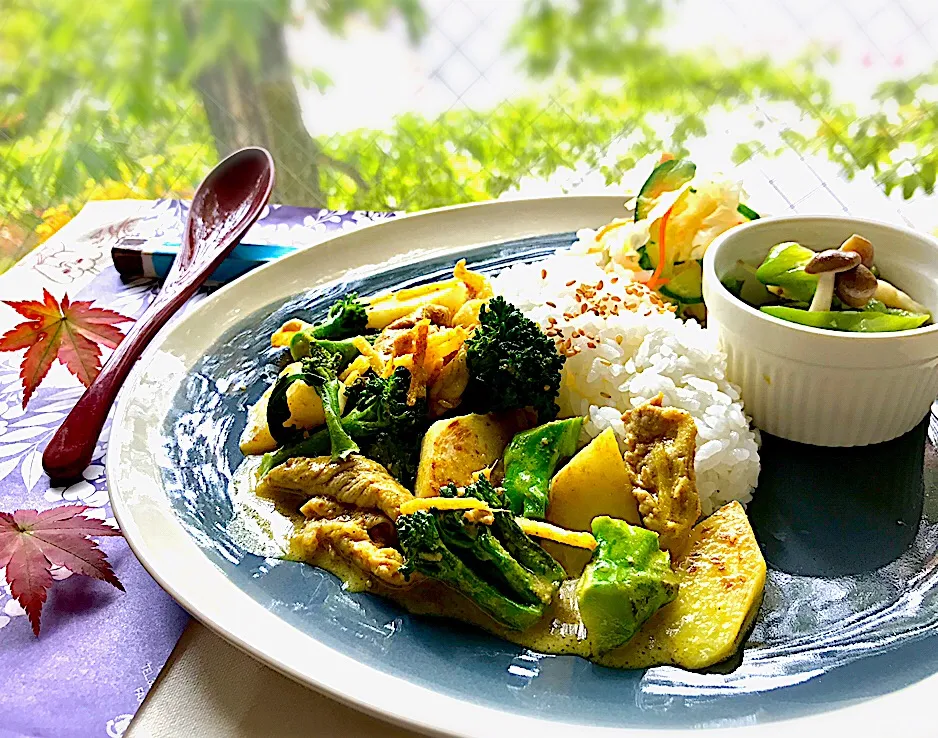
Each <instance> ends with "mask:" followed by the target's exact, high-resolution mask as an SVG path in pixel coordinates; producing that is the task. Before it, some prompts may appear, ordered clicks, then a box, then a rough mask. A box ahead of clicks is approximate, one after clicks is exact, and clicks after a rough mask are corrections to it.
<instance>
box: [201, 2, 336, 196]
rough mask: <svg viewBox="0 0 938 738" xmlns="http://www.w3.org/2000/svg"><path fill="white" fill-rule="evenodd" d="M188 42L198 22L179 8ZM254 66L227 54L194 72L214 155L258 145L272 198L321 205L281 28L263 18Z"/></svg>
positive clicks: (314, 154)
mask: <svg viewBox="0 0 938 738" xmlns="http://www.w3.org/2000/svg"><path fill="white" fill-rule="evenodd" d="M183 13H184V20H185V23H186V27H187V29H189V36H190V39H195V38H196V37H197V35H198V34H197V28H198V25H197V24H198V22H199V19H198V17H197V15H196V11H195V9H194V8H193V6H191V5H190V6H188V7H186V8H185V9H184V10H183ZM256 38H257V43H258V46H259V49H260V58H261V61H260V67H259V69H257V70H251V69H249V68H248V65H247V64H246V63H245V62H244V61H243V60H242V59H241V58H240V57H238V56H237V55H235V54H234V53H233V51H232V50H228V51H227V55H226V56H224V57H223V58H220V59H218V60H215V61H213V62H212V63H211V64H208V65H206V66H205V67H204V68H203V69H202V70H200V72H199V74H198V76H197V78H196V84H195V89H196V91H197V92H198V94H199V96H200V97H201V99H202V104H203V106H204V107H205V114H206V117H207V118H208V123H209V127H210V128H211V131H212V137H213V138H214V139H215V148H216V149H217V151H218V155H219V157H222V156H226V155H227V154H229V153H230V152H232V151H235V150H236V149H240V148H243V147H244V146H250V145H255V146H263V147H265V148H266V149H268V150H269V151H270V153H271V154H272V155H273V157H274V161H275V162H276V166H277V176H276V185H275V188H274V194H273V199H274V200H276V201H277V202H280V203H290V204H294V205H307V206H311V207H323V206H324V203H323V197H322V190H321V188H320V184H319V161H320V158H321V156H322V151H321V149H320V146H319V144H318V143H317V142H316V141H315V140H314V139H313V138H312V136H310V135H309V132H308V131H307V130H306V126H305V125H304V124H303V118H302V115H301V111H300V103H299V98H298V97H297V94H296V88H295V87H294V85H293V75H292V73H291V69H290V60H289V58H288V57H287V49H286V43H285V40H284V28H283V24H282V23H280V22H278V21H276V20H275V19H273V18H271V17H269V16H266V17H265V18H264V21H263V22H262V24H261V26H260V28H259V29H258V31H257V37H256Z"/></svg>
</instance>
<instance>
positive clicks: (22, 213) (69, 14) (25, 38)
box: [0, 0, 938, 271]
mask: <svg viewBox="0 0 938 738" xmlns="http://www.w3.org/2000/svg"><path fill="white" fill-rule="evenodd" d="M297 7H298V6H297V5H296V4H295V3H294V4H291V3H290V2H289V0H267V1H265V2H262V1H261V0H240V1H239V2H231V1H230V0H199V1H198V2H197V1H196V0H176V1H168V0H108V1H107V2H75V1H74V0H43V1H42V2H28V1H26V0H7V2H6V3H5V4H4V10H3V26H2V31H0V33H2V35H0V162H2V167H0V271H2V270H3V268H4V263H6V264H9V263H11V262H12V261H13V260H14V259H15V258H17V257H18V256H19V255H20V254H21V253H22V252H24V251H25V250H26V249H28V248H29V247H30V246H31V245H33V244H34V243H36V242H37V241H38V240H40V239H41V238H43V237H44V236H46V235H48V234H49V233H50V232H52V231H54V229H55V227H57V225H58V224H60V223H61V222H64V221H65V220H67V217H68V214H70V213H74V212H77V209H78V208H80V206H81V204H83V203H84V202H85V201H87V200H88V199H89V198H94V197H166V196H185V195H187V194H189V193H191V191H192V188H193V187H194V186H195V185H196V184H197V182H198V181H199V179H200V178H201V177H202V176H203V175H204V173H205V172H206V171H207V169H208V168H209V167H210V166H211V164H212V163H213V162H215V161H216V160H217V159H218V158H219V156H221V155H224V154H226V153H228V151H230V150H232V149H234V148H237V147H239V146H242V145H245V144H247V143H259V144H261V145H265V146H267V147H268V148H270V149H271V151H272V152H273V154H274V157H275V158H276V160H277V162H278V190H277V192H276V193H275V197H276V198H277V199H278V200H280V201H282V202H294V203H297V204H306V205H330V206H335V207H355V208H374V209H382V208H393V209H408V210H415V209H422V208H428V207H436V206H440V205H446V204H452V203H458V202H466V201H472V200H481V199H487V198H491V197H496V196H498V195H499V194H501V193H502V192H504V191H505V190H506V189H508V188H510V187H512V186H513V185H516V184H517V183H518V182H519V181H520V180H521V179H522V178H524V177H527V176H533V177H539V178H543V177H547V176H549V175H550V174H552V173H553V172H555V171H556V170H557V169H558V168H560V167H569V168H576V167H577V166H581V167H582V166H584V165H585V166H588V167H591V168H592V167H597V166H601V167H602V170H603V173H604V175H605V176H606V179H607V181H608V182H614V181H617V180H618V179H619V178H620V177H621V175H622V173H623V172H625V171H627V170H628V169H629V168H630V167H631V166H632V165H633V164H634V163H635V161H637V160H638V159H640V158H641V157H643V156H645V155H647V154H652V153H656V152H658V151H661V150H668V151H671V152H673V153H676V154H682V153H686V151H687V146H688V145H689V143H690V142H691V141H692V140H693V139H695V138H700V137H703V136H705V135H706V134H707V115H708V113H709V112H711V111H713V110H715V109H721V108H722V109H735V108H739V107H741V106H743V105H752V104H761V103H763V102H784V103H789V104H791V105H794V106H796V107H797V109H798V110H800V111H801V117H802V121H803V123H804V125H803V126H801V127H800V128H799V131H800V132H799V131H794V130H788V131H785V132H784V133H783V140H784V144H785V145H786V146H790V147H792V148H794V149H795V150H796V151H798V152H802V153H819V154H823V155H825V156H827V157H828V158H829V159H831V160H832V161H834V162H836V163H837V164H838V165H839V167H840V168H841V169H842V171H843V173H844V174H845V175H846V176H847V177H852V176H854V175H855V174H857V173H858V172H860V171H868V172H870V173H872V174H873V175H874V176H875V177H876V178H877V181H878V182H880V183H881V185H882V187H883V189H884V190H885V191H886V192H887V193H889V192H891V191H893V190H895V189H897V188H899V189H900V190H901V192H902V194H903V196H905V197H906V198H908V197H911V196H912V195H914V194H915V193H916V192H919V191H924V192H927V193H931V192H932V191H933V189H934V186H935V178H936V169H938V148H936V147H935V146H934V141H935V134H936V125H938V123H936V121H938V96H936V95H935V93H934V91H935V90H936V89H938V70H936V71H934V72H931V73H928V74H924V75H921V76H918V77H915V78H913V79H911V80H907V81H897V82H890V83H888V84H884V85H881V86H880V88H879V90H878V92H877V100H878V101H879V103H880V109H879V110H877V111H876V112H874V113H871V114H862V115H861V114H859V113H858V111H857V109H856V107H855V106H854V105H853V104H852V103H849V102H843V101H839V100H836V99H834V95H833V92H832V89H831V85H830V83H829V82H828V81H827V80H826V79H825V78H824V76H823V75H822V74H821V72H820V70H821V69H823V68H824V66H823V62H824V59H823V57H822V55H821V54H820V53H817V54H813V55H810V56H807V57H805V58H802V59H799V60H797V61H796V62H792V63H786V64H780V63H777V62H773V61H772V60H771V59H770V58H768V57H759V58H749V59H742V60H733V61H724V60H721V59H720V57H719V56H718V55H717V54H714V53H701V52H700V51H675V50H673V49H670V48H668V47H667V46H666V45H665V44H664V43H663V41H662V39H663V38H664V36H665V33H666V23H667V17H668V16H667V12H668V10H669V8H671V4H665V3H664V2H663V0H579V2H577V3H571V2H562V1H561V0H528V1H527V3H526V4H525V6H524V11H523V13H522V16H521V18H520V20H519V22H518V24H517V26H516V27H515V28H514V29H513V31H512V33H511V35H510V41H509V46H510V48H511V49H512V50H514V51H515V52H518V53H519V54H520V58H521V60H522V64H523V66H524V69H525V71H526V72H527V74H528V75H529V76H530V77H531V78H532V88H531V90H532V91H531V92H530V93H529V94H528V95H527V96H525V97H521V98H519V99H514V100H508V101H505V102H504V103H503V104H501V105H500V106H498V107H497V108H496V109H495V110H491V111H483V112H473V111H469V110H453V111H450V112H447V113H445V114H443V115H441V116H438V117H435V118H425V117H422V116H420V115H416V114H405V115H402V116H400V117H399V118H398V119H397V120H396V122H395V124H394V126H393V127H392V128H390V129H389V130H385V131H374V130H358V131H350V132H347V133H344V134H341V135H338V136H333V137H330V138H328V139H325V140H317V139H315V138H313V137H310V136H309V135H308V133H307V132H306V129H305V127H304V126H303V123H302V119H301V116H300V109H299V103H298V99H297V94H296V85H297V84H300V85H306V86H315V87H318V88H320V89H324V88H325V87H327V86H328V85H329V84H330V80H329V77H328V74H327V72H326V71H324V70H323V69H302V70H297V69H295V68H294V67H293V66H292V65H291V64H290V63H289V61H288V58H287V55H286V49H285V43H284V27H285V25H287V24H290V23H293V22H297V21H298V18H297V17H294V12H295V11H296V9H297ZM300 7H301V9H302V10H303V13H302V15H306V16H309V15H313V16H315V17H316V18H317V19H318V21H319V22H320V23H322V24H324V25H325V26H326V27H327V28H328V29H329V30H330V31H332V32H333V33H336V34H342V33H343V32H344V31H345V29H346V26H347V23H348V22H349V19H351V18H364V19H366V20H367V21H368V22H370V23H371V24H372V25H374V26H376V27H384V26H386V25H387V24H388V23H390V22H391V21H392V19H395V18H400V19H403V21H404V23H405V26H406V29H407V33H408V35H409V37H410V39H411V41H412V42H414V43H418V42H419V41H420V40H421V38H422V37H423V34H424V33H425V32H426V29H427V24H428V19H427V17H426V14H425V12H424V10H423V9H422V7H421V4H420V0H306V2H305V4H302V6H300ZM325 62H326V60H324V62H323V63H324V64H325ZM613 144H616V146H615V150H616V151H620V152H622V153H621V155H620V156H619V157H618V159H617V160H614V161H611V160H609V159H608V157H605V153H606V152H607V151H608V150H609V148H610V146H612V145H613ZM755 152H762V153H777V152H774V151H772V150H771V149H769V150H767V149H766V144H765V142H761V141H741V142H740V143H739V145H738V146H737V147H736V151H735V152H734V158H735V159H736V160H737V161H741V160H743V159H745V158H747V157H749V156H751V155H753V154H754V153H755ZM4 259H5V262H4Z"/></svg>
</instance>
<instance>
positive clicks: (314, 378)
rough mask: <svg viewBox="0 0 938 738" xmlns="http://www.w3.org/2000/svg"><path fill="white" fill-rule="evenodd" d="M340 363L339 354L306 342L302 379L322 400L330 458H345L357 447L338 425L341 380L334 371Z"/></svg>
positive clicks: (340, 424)
mask: <svg viewBox="0 0 938 738" xmlns="http://www.w3.org/2000/svg"><path fill="white" fill-rule="evenodd" d="M341 365H342V355H341V354H337V353H332V352H331V351H329V350H328V349H327V348H325V347H324V346H322V345H321V344H318V343H314V344H312V345H311V346H310V354H309V356H308V357H307V358H305V359H303V373H304V375H305V377H306V383H307V384H309V385H311V386H312V387H314V388H315V389H316V394H318V395H319V399H321V400H322V409H323V414H324V415H325V416H326V429H327V430H328V432H329V439H330V441H331V442H332V443H331V448H332V460H333V461H336V460H338V459H345V458H347V457H348V456H349V454H353V453H358V451H360V449H359V447H358V444H357V443H355V441H354V440H353V439H352V437H351V436H350V435H349V434H348V431H346V430H345V428H343V427H342V422H341V420H340V416H341V411H340V409H339V407H340V403H339V392H341V391H342V382H340V381H339V377H338V372H339V371H340V369H339V367H340V366H341Z"/></svg>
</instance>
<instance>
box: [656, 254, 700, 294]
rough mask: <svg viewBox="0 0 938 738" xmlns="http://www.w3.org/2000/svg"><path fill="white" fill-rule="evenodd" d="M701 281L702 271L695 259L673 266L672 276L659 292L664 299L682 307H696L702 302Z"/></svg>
mask: <svg viewBox="0 0 938 738" xmlns="http://www.w3.org/2000/svg"><path fill="white" fill-rule="evenodd" d="M702 279H703V269H702V268H701V266H700V262H699V261H697V260H696V259H694V260H691V261H685V262H683V263H681V264H675V265H674V276H672V277H671V279H670V280H668V283H667V284H666V285H664V286H662V287H661V288H660V290H659V291H660V292H661V294H662V295H664V296H665V297H669V298H671V299H672V300H676V301H678V302H680V303H681V304H683V305H696V304H697V303H700V302H703V289H702V287H701V280H702Z"/></svg>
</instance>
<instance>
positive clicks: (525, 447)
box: [502, 418, 583, 518]
mask: <svg viewBox="0 0 938 738" xmlns="http://www.w3.org/2000/svg"><path fill="white" fill-rule="evenodd" d="M582 426H583V418H569V419H567V420H555V421H554V422H553V423H547V424H545V425H541V426H538V427H537V428H532V429H531V430H528V431H524V432H523V433H519V434H518V435H516V436H515V437H514V438H513V439H512V440H511V443H509V444H508V448H506V449H505V481H504V482H503V483H502V486H503V487H504V488H505V496H506V498H507V500H508V507H509V508H510V509H511V511H512V512H514V513H515V514H516V515H524V517H526V518H543V517H544V515H545V514H546V512H547V498H548V494H549V491H550V478H551V477H552V476H553V475H554V470H555V469H556V468H557V464H558V462H559V461H560V460H561V459H562V458H565V457H570V456H573V454H575V453H576V446H577V440H578V439H579V437H580V428H581V427H582Z"/></svg>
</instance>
